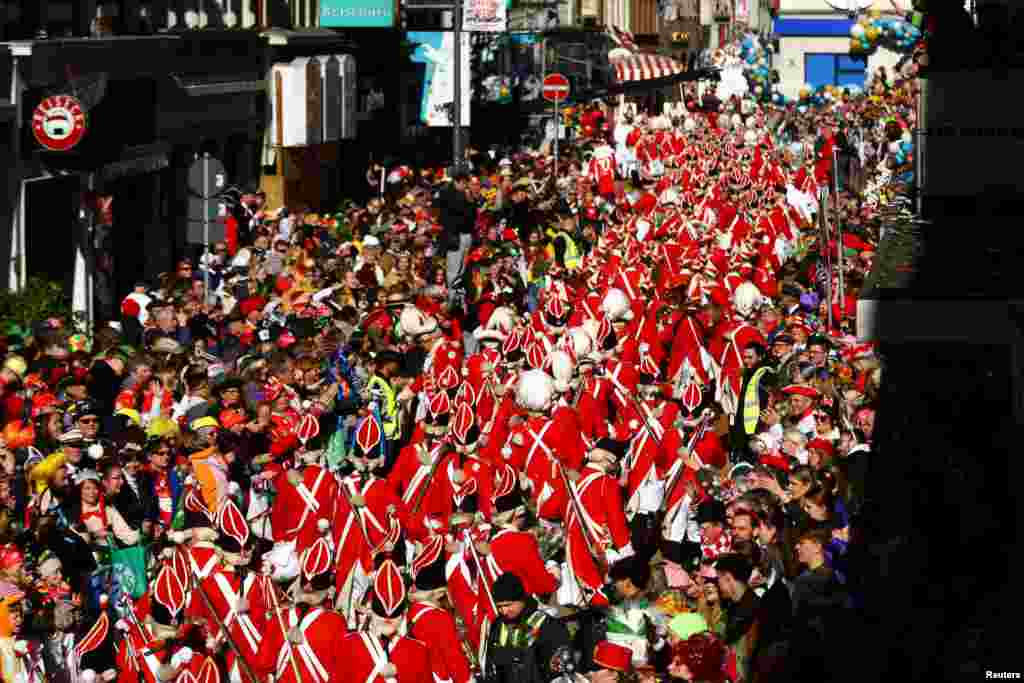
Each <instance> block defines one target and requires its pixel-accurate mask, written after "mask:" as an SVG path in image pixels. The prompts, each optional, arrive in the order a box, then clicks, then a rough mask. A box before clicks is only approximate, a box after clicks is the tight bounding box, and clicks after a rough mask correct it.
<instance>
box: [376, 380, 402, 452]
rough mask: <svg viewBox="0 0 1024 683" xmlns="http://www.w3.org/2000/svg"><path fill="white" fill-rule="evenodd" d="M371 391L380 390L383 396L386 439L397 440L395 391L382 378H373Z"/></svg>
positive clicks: (381, 411) (382, 415)
mask: <svg viewBox="0 0 1024 683" xmlns="http://www.w3.org/2000/svg"><path fill="white" fill-rule="evenodd" d="M369 389H370V391H373V390H374V389H377V390H379V392H380V395H381V397H382V398H381V406H380V419H381V420H382V421H383V422H384V437H385V438H387V439H393V438H395V435H396V433H397V432H398V404H397V402H396V401H395V391H394V389H392V388H391V385H390V384H388V383H387V382H385V381H384V379H382V378H380V377H376V376H374V377H371V378H370V383H369Z"/></svg>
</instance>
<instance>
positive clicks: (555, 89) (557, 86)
mask: <svg viewBox="0 0 1024 683" xmlns="http://www.w3.org/2000/svg"><path fill="white" fill-rule="evenodd" d="M542 92H543V94H544V99H546V100H547V101H548V102H551V104H552V106H553V107H554V123H555V168H554V172H555V174H557V173H558V129H559V125H558V103H559V102H561V101H562V100H564V99H566V98H567V97H569V79H568V78H566V77H565V76H563V75H562V74H560V73H552V74H548V75H547V76H545V77H544V88H543V90H542Z"/></svg>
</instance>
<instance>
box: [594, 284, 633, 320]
mask: <svg viewBox="0 0 1024 683" xmlns="http://www.w3.org/2000/svg"><path fill="white" fill-rule="evenodd" d="M601 310H602V311H604V314H605V315H606V316H608V319H609V320H611V321H612V322H617V321H619V320H632V319H633V310H632V308H631V307H630V305H629V297H627V296H626V293H625V292H623V291H622V290H621V289H616V288H614V287H613V288H612V289H609V290H608V293H607V294H605V295H604V300H603V301H602V302H601Z"/></svg>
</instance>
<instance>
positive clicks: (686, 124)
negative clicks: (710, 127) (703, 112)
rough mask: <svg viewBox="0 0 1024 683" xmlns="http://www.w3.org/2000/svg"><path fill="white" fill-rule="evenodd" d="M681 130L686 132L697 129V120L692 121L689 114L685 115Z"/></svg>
mask: <svg viewBox="0 0 1024 683" xmlns="http://www.w3.org/2000/svg"><path fill="white" fill-rule="evenodd" d="M683 130H685V131H686V132H687V133H692V132H693V131H695V130H697V122H696V121H694V120H693V119H692V118H690V117H689V116H687V117H686V120H685V121H683Z"/></svg>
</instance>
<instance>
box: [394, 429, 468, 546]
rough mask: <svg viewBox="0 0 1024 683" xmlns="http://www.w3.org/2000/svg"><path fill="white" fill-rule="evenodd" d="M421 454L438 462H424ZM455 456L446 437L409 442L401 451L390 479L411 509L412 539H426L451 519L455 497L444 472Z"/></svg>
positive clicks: (410, 528) (410, 527)
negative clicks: (441, 439)
mask: <svg viewBox="0 0 1024 683" xmlns="http://www.w3.org/2000/svg"><path fill="white" fill-rule="evenodd" d="M422 456H427V457H429V458H430V461H431V463H436V467H435V466H434V465H433V464H431V465H424V464H423V462H421V460H420V458H421V457H422ZM454 458H455V452H454V451H452V449H451V444H449V443H448V442H447V441H439V442H438V441H433V440H432V442H431V444H430V445H429V446H428V445H427V443H426V442H425V441H421V442H419V443H416V444H410V445H408V446H406V447H405V448H403V449H402V451H401V453H399V455H398V459H397V460H396V461H395V465H394V467H393V468H392V469H391V472H390V473H389V474H388V478H387V482H388V485H389V486H390V487H391V489H392V490H393V491H394V493H395V495H398V496H401V497H402V502H403V503H404V504H405V507H406V509H407V510H408V511H409V526H408V528H407V531H408V535H409V538H410V539H411V540H425V539H426V537H427V536H429V535H430V533H431V532H432V531H437V530H439V529H441V528H443V527H444V525H446V524H447V523H448V517H449V516H450V515H451V513H452V500H451V495H450V490H449V487H448V486H447V485H446V484H445V481H444V479H443V478H442V476H441V473H442V472H445V471H446V470H447V469H448V465H449V464H450V463H451V461H452V460H453V459H454ZM432 469H433V476H431V470H432ZM417 501H419V504H418V508H417V509H416V511H413V504H414V503H416V502H417Z"/></svg>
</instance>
